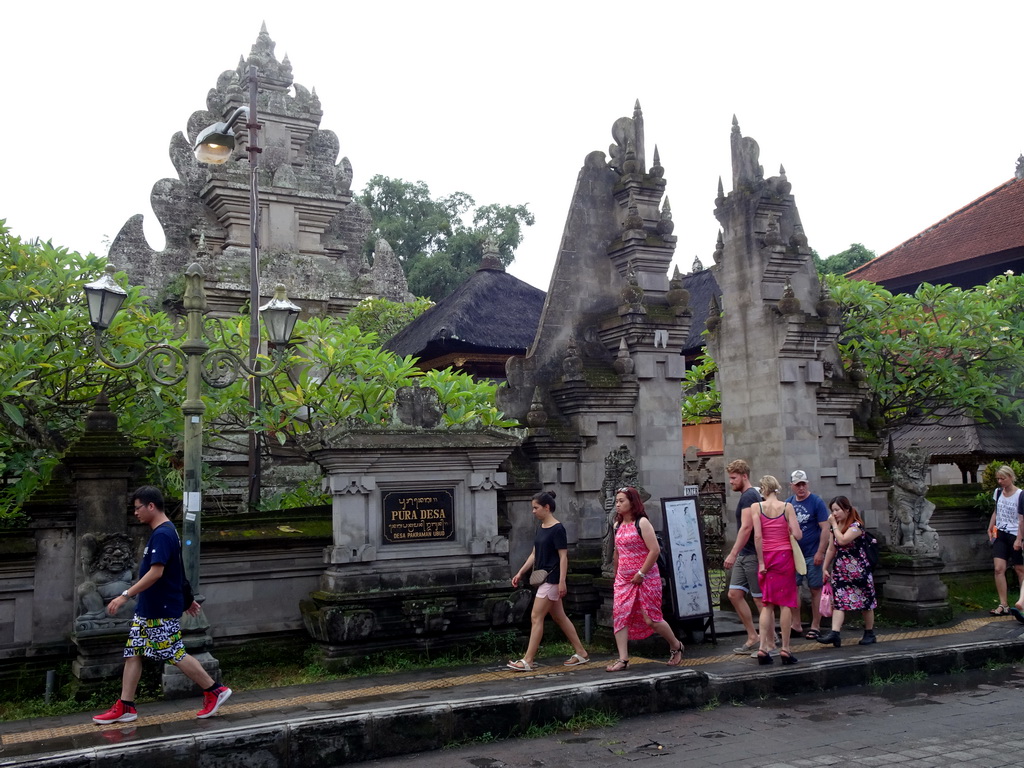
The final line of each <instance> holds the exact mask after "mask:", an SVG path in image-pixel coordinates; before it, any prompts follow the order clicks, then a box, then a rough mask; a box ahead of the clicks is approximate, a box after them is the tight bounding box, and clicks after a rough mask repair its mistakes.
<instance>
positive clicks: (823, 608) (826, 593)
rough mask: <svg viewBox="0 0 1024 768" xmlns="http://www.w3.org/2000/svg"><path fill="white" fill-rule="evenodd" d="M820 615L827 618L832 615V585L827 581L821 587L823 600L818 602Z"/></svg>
mask: <svg viewBox="0 0 1024 768" xmlns="http://www.w3.org/2000/svg"><path fill="white" fill-rule="evenodd" d="M818 613H820V614H821V615H822V616H824V617H825V618H828V617H829V616H831V615H832V585H831V584H830V583H829V582H827V581H826V582H825V583H824V584H822V585H821V599H820V600H818Z"/></svg>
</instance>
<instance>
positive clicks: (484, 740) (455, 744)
mask: <svg viewBox="0 0 1024 768" xmlns="http://www.w3.org/2000/svg"><path fill="white" fill-rule="evenodd" d="M495 741H501V737H500V736H495V735H494V734H493V733H491V732H490V731H487V732H486V733H481V734H480V735H479V736H474V737H473V738H471V739H461V740H459V741H450V742H448V743H447V744H445V745H444V746H443V747H441V749H458V748H459V747H468V746H469V745H470V744H490V743H492V742H495Z"/></svg>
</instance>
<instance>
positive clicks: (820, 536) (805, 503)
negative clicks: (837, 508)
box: [786, 469, 828, 640]
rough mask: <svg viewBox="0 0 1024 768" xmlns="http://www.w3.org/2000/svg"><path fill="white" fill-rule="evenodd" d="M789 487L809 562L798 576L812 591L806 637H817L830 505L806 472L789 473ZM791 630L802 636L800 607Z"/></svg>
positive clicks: (801, 548)
mask: <svg viewBox="0 0 1024 768" xmlns="http://www.w3.org/2000/svg"><path fill="white" fill-rule="evenodd" d="M790 488H792V489H793V495H792V496H790V497H789V498H788V499H786V501H787V502H788V503H790V504H792V505H793V509H795V510H796V519H797V522H799V523H800V530H801V531H802V532H803V538H801V539H800V551H801V552H803V553H804V560H806V561H807V573H806V574H805V575H803V576H801V575H800V574H799V573H798V574H797V575H796V584H797V588H798V589H799V587H800V584H801V583H803V581H804V580H806V581H807V588H808V589H809V590H810V591H811V627H810V629H808V630H807V634H806V635H804V637H806V638H808V639H809V640H816V639H817V638H818V637H819V636H820V634H821V614H820V613H819V612H818V601H819V600H820V599H821V584H822V581H821V565H822V563H824V562H825V551H826V550H827V549H828V533H827V530H828V507H826V506H825V502H824V501H823V500H822V498H821V497H820V496H818V495H817V494H814V493H811V489H810V486H809V485H808V484H807V473H806V472H804V471H803V470H802V469H798V470H796V471H795V472H793V474H792V475H791V476H790ZM791 631H792V633H793V634H796V635H803V634H804V631H803V625H802V624H801V622H800V609H797V610H795V611H793V627H792V630H791Z"/></svg>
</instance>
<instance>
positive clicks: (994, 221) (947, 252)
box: [847, 178, 1024, 283]
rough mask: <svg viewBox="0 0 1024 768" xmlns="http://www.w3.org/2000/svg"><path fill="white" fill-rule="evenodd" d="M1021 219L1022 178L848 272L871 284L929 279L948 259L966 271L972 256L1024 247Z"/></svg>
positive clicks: (1023, 208)
mask: <svg viewBox="0 0 1024 768" xmlns="http://www.w3.org/2000/svg"><path fill="white" fill-rule="evenodd" d="M1022 222H1024V181H1018V180H1017V179H1015V178H1014V179H1010V180H1009V181H1007V182H1006V183H1004V184H1001V185H999V186H998V187H996V188H995V189H993V190H992V191H991V192H988V193H987V194H984V195H982V196H981V197H979V198H978V199H977V200H974V201H973V202H971V203H968V204H967V205H965V206H964V207H963V208H961V209H960V210H958V211H955V212H954V213H951V214H950V215H949V216H947V217H946V218H944V219H943V220H942V221H940V222H938V223H936V224H933V225H932V226H931V227H929V228H928V229H926V230H924V231H923V232H921V233H920V234H918V235H915V236H914V237H912V238H910V239H909V240H907V241H906V242H904V243H901V244H900V245H897V246H896V247H895V248H893V249H892V250H891V251H888V252H886V253H883V254H882V255H881V256H879V257H878V258H876V259H873V260H871V261H869V262H868V263H867V264H864V265H862V266H860V267H858V268H857V269H854V270H851V271H850V272H848V273H847V276H848V277H850V278H853V279H855V280H870V281H871V282H874V283H885V282H886V281H891V280H895V279H898V278H905V277H909V276H915V278H916V279H915V280H914V282H926V281H927V282H932V280H931V279H930V278H929V273H931V272H934V271H935V270H942V268H943V267H948V266H949V265H953V264H957V265H961V266H962V268H963V270H967V269H969V268H970V264H969V263H970V262H971V261H972V260H973V259H978V258H980V257H983V256H986V255H988V254H994V253H999V252H1001V251H1006V250H1009V249H1012V248H1019V247H1022V246H1024V226H1022ZM942 271H943V272H948V270H942Z"/></svg>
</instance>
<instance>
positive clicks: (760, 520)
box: [750, 475, 803, 664]
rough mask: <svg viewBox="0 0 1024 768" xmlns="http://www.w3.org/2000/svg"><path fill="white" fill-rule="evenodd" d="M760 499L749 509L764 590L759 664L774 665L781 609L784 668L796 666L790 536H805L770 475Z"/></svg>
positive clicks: (795, 601) (796, 597) (795, 595)
mask: <svg viewBox="0 0 1024 768" xmlns="http://www.w3.org/2000/svg"><path fill="white" fill-rule="evenodd" d="M760 485H761V497H762V498H763V499H764V501H759V502H758V503H757V504H755V505H754V506H752V507H750V510H751V518H752V519H753V521H754V547H755V548H756V549H757V583H758V585H759V586H760V587H761V617H760V629H761V647H760V649H759V650H758V652H757V663H758V664H771V663H772V656H771V650H770V649H769V645H768V644H769V643H770V642H771V638H772V637H774V636H775V606H779V608H780V616H779V625H780V628H781V630H782V649H781V650H780V651H779V654H780V656H781V657H782V663H783V664H795V663H796V656H794V655H793V654H792V652H790V650H789V635H790V630H791V628H792V623H791V622H792V619H793V610H794V609H796V608H797V607H799V605H800V602H799V599H800V598H799V595H800V593H799V591H798V588H797V584H796V563H795V562H794V560H793V545H792V544H791V543H790V538H789V537H790V536H792V537H793V538H795V539H796V540H797V541H799V540H800V538H801V537H802V536H803V532H802V531H801V530H800V523H799V521H797V519H796V510H795V509H793V505H792V504H790V503H789V502H785V501H780V500H779V497H778V493H779V489H780V488H781V486H780V485H779V481H778V480H776V479H775V478H774V477H773V476H771V475H765V476H764V477H762V478H761V483H760Z"/></svg>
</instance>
